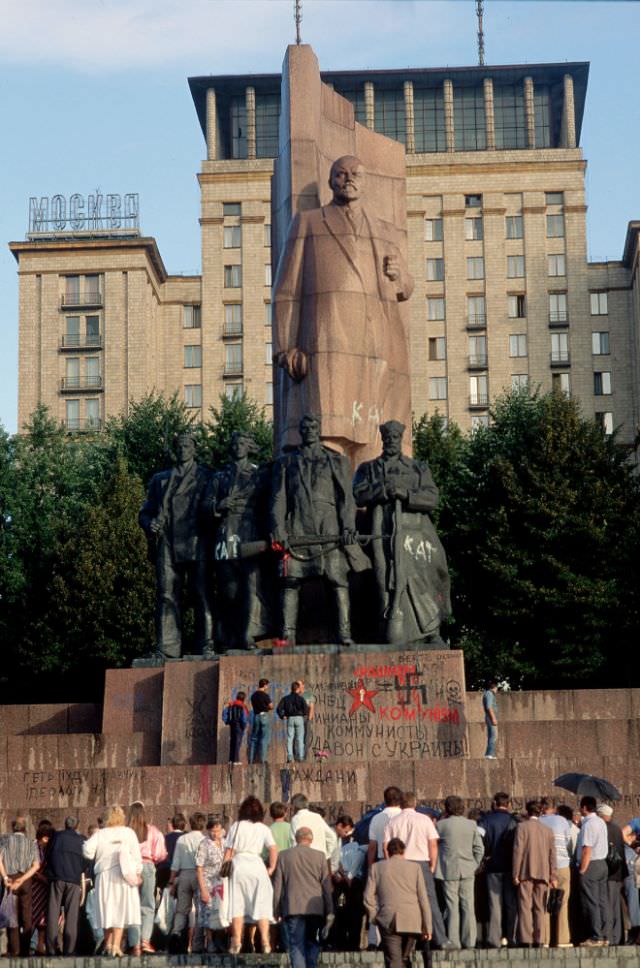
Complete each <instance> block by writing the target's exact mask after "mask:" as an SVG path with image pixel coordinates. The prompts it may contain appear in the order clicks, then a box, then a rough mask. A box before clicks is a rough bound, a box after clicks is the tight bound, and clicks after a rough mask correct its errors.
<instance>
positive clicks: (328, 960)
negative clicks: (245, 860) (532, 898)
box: [3, 945, 640, 968]
mask: <svg viewBox="0 0 640 968" xmlns="http://www.w3.org/2000/svg"><path fill="white" fill-rule="evenodd" d="M432 958H433V965H434V968H459V966H464V968H475V966H478V968H491V966H493V965H495V966H496V968H531V966H532V965H543V966H546V965H549V966H550V968H636V966H637V965H638V964H640V948H639V947H637V946H632V945H630V946H626V947H619V948H541V949H528V950H527V949H521V948H503V949H501V950H500V951H487V950H482V949H476V950H474V951H456V952H455V953H453V954H451V953H444V952H439V951H434V952H433V955H432ZM3 964H4V965H5V966H6V968H56V966H58V968H107V966H109V965H111V966H113V965H121V966H122V968H180V966H188V968H198V966H201V965H202V966H205V965H206V966H211V968H244V966H246V968H288V966H289V959H288V957H287V956H286V955H283V954H282V955H281V954H271V955H248V954H247V955H244V954H243V955H176V956H172V957H168V956H165V955H162V954H157V955H150V956H147V957H142V958H129V957H126V956H125V957H123V958H118V959H114V958H81V957H78V958H38V957H31V958H4V959H3ZM350 965H354V966H358V968H383V966H384V959H383V956H382V954H381V953H380V952H368V951H359V952H338V951H331V952H323V953H322V954H321V955H320V961H319V966H320V968H329V966H336V968H342V966H345V968H346V966H350ZM412 965H413V968H423V965H424V962H423V959H422V955H414V957H413V961H412Z"/></svg>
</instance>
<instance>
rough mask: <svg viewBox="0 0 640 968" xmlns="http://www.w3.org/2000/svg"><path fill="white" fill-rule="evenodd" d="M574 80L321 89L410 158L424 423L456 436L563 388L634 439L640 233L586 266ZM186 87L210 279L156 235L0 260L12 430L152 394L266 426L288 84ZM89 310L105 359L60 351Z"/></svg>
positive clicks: (415, 375) (430, 77)
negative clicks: (14, 290) (230, 411)
mask: <svg viewBox="0 0 640 968" xmlns="http://www.w3.org/2000/svg"><path fill="white" fill-rule="evenodd" d="M587 73H588V65H586V64H564V65H553V64H549V65H537V66H536V65H531V66H528V67H522V68H516V67H511V68H481V67H478V68H466V69H452V70H450V71H447V70H440V69H432V70H420V71H404V72H403V71H387V72H374V71H370V72H359V73H356V72H346V73H342V74H341V73H338V72H333V73H328V74H325V75H323V78H324V80H325V82H327V83H329V84H330V85H331V86H332V87H333V89H334V90H336V91H337V92H338V93H341V94H343V95H344V96H345V97H347V98H348V99H349V100H350V101H351V102H352V104H353V105H354V107H355V117H356V120H358V121H360V122H361V123H363V124H366V125H367V126H368V127H372V128H375V130H377V131H381V132H382V133H384V134H387V135H388V136H390V137H393V138H396V139H397V140H400V141H402V142H404V144H405V145H406V147H407V155H406V172H407V183H406V187H407V216H408V220H407V221H408V234H409V258H410V268H411V271H412V273H413V275H414V277H415V279H416V289H415V292H414V295H413V297H412V299H411V301H410V316H411V319H410V344H411V360H412V368H413V369H412V394H413V410H414V413H415V414H416V416H419V415H421V414H423V413H427V414H432V413H435V412H439V413H441V414H442V415H443V416H444V417H446V418H448V419H450V420H454V421H456V422H457V423H458V424H460V426H461V427H463V428H464V429H468V428H470V427H472V426H474V425H477V424H479V423H483V422H486V421H487V420H488V406H489V404H490V402H491V401H492V400H493V399H495V397H496V396H498V395H499V394H500V393H502V392H503V391H504V390H505V389H508V388H510V387H511V386H512V385H514V384H520V385H522V384H525V383H528V385H529V386H531V387H537V386H540V387H541V388H542V389H543V390H549V389H550V388H551V387H552V385H556V386H558V387H559V388H560V389H563V390H565V391H566V392H569V393H571V394H572V395H574V396H576V397H577V398H579V400H580V401H581V404H582V406H583V410H584V413H585V414H586V415H587V416H591V415H598V419H599V420H600V421H601V422H602V423H603V426H605V428H606V429H607V430H610V429H611V428H612V427H620V428H621V434H622V439H623V440H625V441H632V440H633V438H634V434H635V427H636V425H637V423H638V420H639V417H640V410H639V402H638V380H639V373H640V369H639V366H638V359H639V355H640V347H639V346H638V338H639V337H638V332H639V331H640V326H639V325H638V322H639V314H640V306H639V297H638V282H637V279H638V273H637V223H631V225H630V228H629V237H628V239H627V245H626V246H625V252H624V255H623V259H622V260H621V261H619V262H607V263H589V262H588V260H587V251H586V248H587V245H586V204H585V169H586V161H585V159H584V157H583V153H582V149H581V148H580V147H579V141H580V129H581V123H582V113H583V110H584V100H585V95H586V80H587ZM190 84H191V89H192V94H193V97H194V102H195V106H196V110H197V112H198V115H199V119H200V122H201V125H202V128H203V133H204V135H205V139H206V159H205V160H203V162H202V166H201V171H200V173H199V181H200V187H201V200H202V201H201V218H200V224H201V231H202V242H201V244H202V276H201V277H177V276H171V275H169V274H168V273H167V271H166V269H165V267H164V265H163V264H162V260H161V258H160V255H159V253H158V250H157V247H156V245H155V242H154V240H153V239H150V238H128V239H105V238H102V239H101V238H94V239H89V240H85V239H71V240H69V239H65V240H60V241H57V240H55V239H54V240H51V239H47V240H44V239H43V240H42V241H40V240H37V239H36V240H32V241H29V242H25V243H17V242H16V243H11V249H12V251H13V252H14V255H15V257H16V259H17V260H18V262H19V272H20V307H19V313H20V384H19V424H20V426H22V424H23V423H24V422H25V421H26V420H27V418H28V416H29V414H30V413H31V412H32V411H33V409H34V407H35V406H36V405H37V403H38V402H40V401H42V402H44V403H46V404H47V405H48V406H49V407H50V408H51V410H52V412H53V413H54V414H55V415H56V416H57V417H59V418H60V419H61V420H67V423H68V426H69V428H70V429H71V430H75V429H91V428H92V427H94V426H96V425H99V423H100V421H102V420H104V419H105V417H107V416H109V415H111V414H114V413H119V412H121V411H123V410H126V407H127V404H128V401H129V400H130V399H132V398H138V397H140V396H142V395H143V394H144V393H147V392H149V391H151V390H153V389H156V390H160V391H165V392H167V393H173V392H174V391H177V392H178V393H179V394H180V395H183V396H184V398H185V400H186V402H187V403H188V404H189V405H190V406H192V407H193V410H194V412H195V413H197V414H198V415H203V416H206V414H207V412H208V409H209V407H210V406H211V405H216V404H217V402H218V400H219V397H220V394H222V393H225V394H227V395H233V394H234V393H237V392H240V391H244V392H245V393H246V394H247V395H248V396H250V397H252V398H253V399H255V400H256V401H257V402H258V403H259V404H261V405H265V406H266V408H267V413H268V414H269V415H270V414H271V400H272V392H273V390H272V388H273V372H272V366H271V363H270V356H271V353H270V350H271V330H270V323H269V319H270V299H271V287H270V278H271V271H272V270H271V247H270V241H271V239H270V235H271V232H270V229H271V179H272V174H273V167H274V166H273V156H274V154H275V152H276V150H277V112H278V103H279V102H278V98H279V86H280V77H279V75H262V76H260V77H255V78H254V77H252V76H244V77H242V76H238V77H224V78H218V77H215V76H212V77H206V78H192V79H191V81H190ZM505 85H506V86H505ZM469 91H471V92H472V94H473V92H475V94H474V95H473V96H474V97H475V101H474V102H473V112H472V114H470V113H469V106H468V104H469V102H468V101H465V98H467V99H468V97H469V96H470V95H469ZM465 92H466V93H465ZM432 95H433V98H434V99H435V100H434V101H433V104H432V103H431V101H428V98H430V97H431V96H432ZM505 98H512V99H513V105H512V106H511V107H509V105H507V107H505V104H506V101H505ZM425 99H426V100H425ZM509 104H511V102H509ZM511 110H512V112H513V113H512V114H509V111H511ZM429 112H431V113H429ZM438 112H441V113H440V114H439V113H438ZM469 118H472V120H471V121H469ZM434 119H435V120H434ZM510 119H515V120H510ZM509 125H511V127H509ZM470 140H471V141H472V142H473V144H472V145H471V147H473V148H474V150H469V147H470ZM425 148H429V150H428V151H427V150H424V149H425ZM634 225H635V228H634ZM519 257H521V258H519ZM437 260H442V261H441V262H438V261H437ZM96 274H97V276H98V279H99V281H98V283H97V285H98V286H99V288H100V293H99V295H100V303H99V305H97V306H96V305H90V306H85V307H83V306H82V305H81V306H80V307H77V306H73V305H71V306H70V305H68V304H67V303H65V302H63V300H62V297H63V295H64V293H65V287H67V286H68V283H67V280H66V277H67V276H80V277H83V276H88V277H89V278H91V277H92V276H94V275H96ZM94 284H95V283H93V282H92V283H91V285H94ZM80 288H82V278H81V280H80ZM592 294H596V295H597V299H596V300H595V302H594V300H593V299H592ZM196 306H197V307H199V308H198V309H197V310H195V312H194V310H192V308H191V307H196ZM594 308H595V312H594ZM87 315H92V316H98V324H97V325H98V327H99V333H98V342H97V343H96V342H93V343H91V342H90V341H89V344H88V345H86V346H85V345H83V344H82V342H81V343H80V345H78V344H75V345H74V343H73V339H72V340H71V345H65V344H64V340H65V337H66V336H67V333H68V328H69V325H70V324H69V323H68V317H72V318H73V317H76V316H80V323H79V327H80V339H81V341H82V337H83V332H84V326H85V322H84V320H85V318H86V316H87ZM192 323H196V325H191V324H192ZM71 325H72V327H73V326H77V325H78V324H75V323H73V324H71ZM92 325H94V327H95V325H96V324H95V323H94V324H92ZM593 334H604V335H597V337H594V335H593ZM518 337H520V338H519V339H518ZM594 348H597V349H598V352H595V351H594ZM390 416H391V415H390Z"/></svg>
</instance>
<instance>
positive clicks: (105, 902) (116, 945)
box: [83, 807, 142, 958]
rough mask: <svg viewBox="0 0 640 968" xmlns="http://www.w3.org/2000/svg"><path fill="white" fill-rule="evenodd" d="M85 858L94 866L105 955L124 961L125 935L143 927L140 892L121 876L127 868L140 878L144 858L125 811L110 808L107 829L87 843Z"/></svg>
mask: <svg viewBox="0 0 640 968" xmlns="http://www.w3.org/2000/svg"><path fill="white" fill-rule="evenodd" d="M83 851H84V856H85V857H86V858H87V859H88V860H92V861H93V862H94V871H95V875H96V883H95V897H96V927H98V928H102V929H103V930H104V950H105V954H107V955H111V956H112V957H114V958H121V957H122V932H123V930H124V928H126V927H129V925H138V926H139V925H140V892H139V890H138V887H137V885H134V884H130V883H129V882H128V881H127V880H126V879H125V877H124V874H123V873H122V868H123V866H124V865H125V864H126V865H127V867H128V868H129V870H130V871H131V872H133V873H134V874H135V875H137V876H138V878H139V877H140V874H141V872H142V855H141V853H140V844H139V843H138V838H137V837H136V835H135V833H134V832H133V830H131V828H130V827H126V826H125V817H124V811H123V809H122V807H110V809H109V813H108V815H107V821H106V825H105V826H104V827H103V828H102V829H101V830H96V832H95V833H94V834H93V835H92V836H91V837H89V839H88V840H87V841H85V843H84V847H83Z"/></svg>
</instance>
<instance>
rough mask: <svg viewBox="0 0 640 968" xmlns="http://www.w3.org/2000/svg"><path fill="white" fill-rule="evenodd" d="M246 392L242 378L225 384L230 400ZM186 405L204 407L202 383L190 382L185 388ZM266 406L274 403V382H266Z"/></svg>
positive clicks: (225, 393)
mask: <svg viewBox="0 0 640 968" xmlns="http://www.w3.org/2000/svg"><path fill="white" fill-rule="evenodd" d="M243 393H244V387H243V384H242V381H240V380H228V381H227V382H226V383H225V385H224V395H225V396H226V397H227V399H228V400H236V399H237V398H238V397H241V396H242V395H243ZM184 402H185V406H187V407H193V408H199V407H202V384H201V383H190V384H187V385H186V386H185V388H184ZM264 402H265V406H269V407H270V406H272V404H273V383H265V394H264Z"/></svg>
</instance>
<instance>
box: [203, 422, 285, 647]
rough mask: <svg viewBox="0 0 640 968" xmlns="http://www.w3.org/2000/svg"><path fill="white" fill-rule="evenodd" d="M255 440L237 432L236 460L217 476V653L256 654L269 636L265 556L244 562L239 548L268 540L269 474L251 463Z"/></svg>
mask: <svg viewBox="0 0 640 968" xmlns="http://www.w3.org/2000/svg"><path fill="white" fill-rule="evenodd" d="M256 450H257V445H256V442H255V440H254V439H253V437H252V436H251V435H250V434H248V433H244V432H243V431H235V432H234V434H233V436H232V438H231V453H232V457H233V460H232V461H231V462H230V463H229V464H227V465H226V466H225V467H223V468H222V470H221V471H219V472H218V473H216V474H214V475H213V477H212V480H211V487H210V493H209V496H208V500H207V503H208V506H209V508H210V511H211V512H212V513H213V515H215V518H216V520H217V530H216V536H215V544H214V562H215V564H214V568H215V576H216V591H217V595H218V605H219V607H218V610H217V620H216V636H215V638H216V648H217V649H218V651H224V650H225V649H230V648H236V649H254V648H255V641H256V639H257V638H261V637H266V636H267V635H268V634H269V632H270V622H269V609H268V604H267V599H268V593H267V589H266V587H265V585H266V584H267V582H268V575H267V573H266V567H267V565H266V563H265V561H264V559H263V558H262V556H258V557H248V558H245V557H241V555H240V546H241V544H244V543H245V542H253V541H256V540H258V539H260V538H264V537H265V535H266V534H268V531H269V528H268V523H267V499H268V492H269V468H268V467H266V466H258V465H257V464H254V463H253V462H252V461H251V459H250V456H249V455H250V454H255V452H256Z"/></svg>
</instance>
